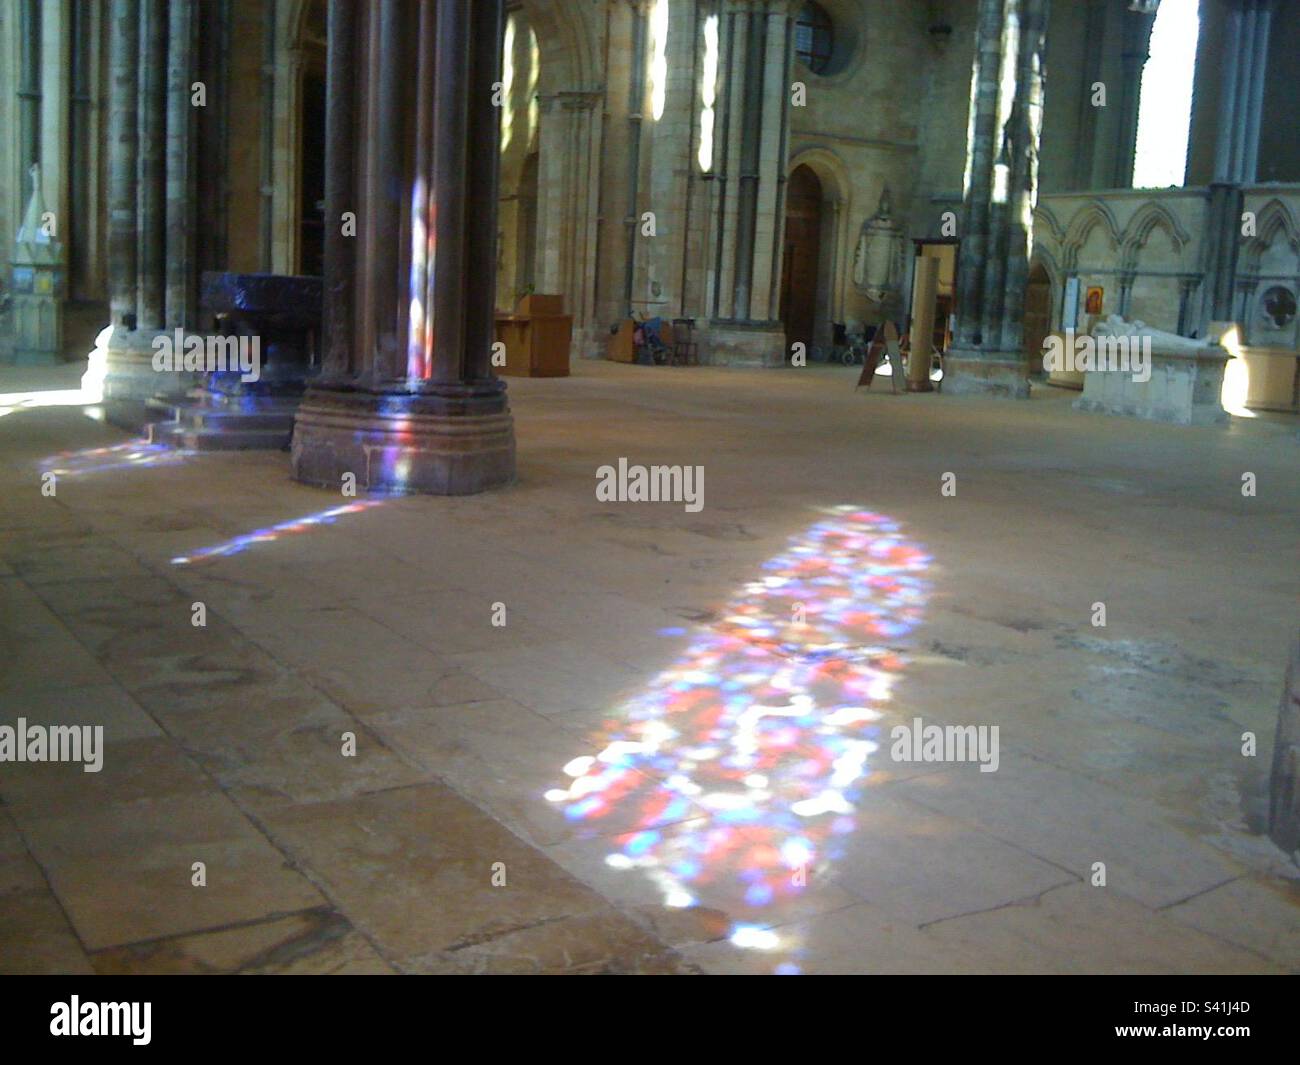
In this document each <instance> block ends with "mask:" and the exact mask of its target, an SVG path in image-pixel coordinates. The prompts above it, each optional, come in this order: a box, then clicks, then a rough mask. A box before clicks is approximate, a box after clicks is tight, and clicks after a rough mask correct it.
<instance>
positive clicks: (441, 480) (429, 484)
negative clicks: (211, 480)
mask: <svg viewBox="0 0 1300 1065" xmlns="http://www.w3.org/2000/svg"><path fill="white" fill-rule="evenodd" d="M290 461H291V463H292V468H293V476H294V478H295V479H296V480H299V481H302V482H303V483H305V484H313V485H320V486H322V487H329V488H338V487H339V486H340V485H341V484H342V483H343V477H344V474H349V473H350V474H352V475H353V476H355V478H356V484H357V486H358V487H359V488H363V489H366V490H368V491H377V492H423V493H427V494H430V495H472V494H474V493H475V492H482V491H485V490H487V489H489V488H496V487H498V486H499V485H505V484H509V483H511V482H512V481H513V480H514V478H515V431H514V419H513V418H512V417H511V414H510V411H509V408H508V407H507V406H506V403H505V396H504V395H503V394H501V393H499V392H498V393H496V394H495V395H494V396H469V397H465V398H462V399H459V400H456V399H449V398H448V397H445V396H438V395H432V394H426V393H417V392H403V391H393V392H367V391H362V390H360V389H348V388H343V387H329V386H324V385H320V386H312V387H310V388H309V389H308V390H307V394H306V395H305V396H304V397H303V400H302V403H301V404H300V405H299V407H298V413H297V415H296V417H295V418H294V431H293V446H292V448H291V458H290Z"/></svg>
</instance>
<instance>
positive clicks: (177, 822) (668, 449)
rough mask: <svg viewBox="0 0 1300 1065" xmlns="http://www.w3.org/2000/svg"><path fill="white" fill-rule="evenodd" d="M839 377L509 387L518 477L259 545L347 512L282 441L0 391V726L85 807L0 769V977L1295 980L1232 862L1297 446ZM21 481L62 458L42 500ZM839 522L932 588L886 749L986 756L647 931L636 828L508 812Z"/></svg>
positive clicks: (1240, 841) (878, 772) (816, 370)
mask: <svg viewBox="0 0 1300 1065" xmlns="http://www.w3.org/2000/svg"><path fill="white" fill-rule="evenodd" d="M74 369H75V367H74V368H61V369H60V370H59V371H46V372H45V373H44V374H43V375H42V374H38V373H36V372H34V371H24V372H23V375H22V378H21V380H19V379H18V378H17V377H14V376H9V377H6V376H3V375H0V393H13V392H17V391H24V390H28V389H34V388H37V387H43V388H71V387H75V375H73V372H72V371H73V370H74ZM855 378H856V371H854V370H850V369H839V368H826V367H810V368H806V369H798V370H795V369H791V370H769V371H753V372H747V371H724V370H714V369H709V368H690V369H667V368H640V367H627V366H620V365H613V364H605V363H582V364H580V365H578V367H577V368H576V372H575V374H574V376H573V377H572V378H569V379H562V380H536V381H530V380H512V381H511V382H510V394H511V396H512V400H513V406H514V411H515V416H516V419H517V430H518V443H519V481H518V484H517V485H516V486H514V487H512V488H509V489H506V490H502V491H498V492H493V493H489V494H486V495H483V496H478V497H472V498H457V499H444V498H400V499H387V500H381V501H378V502H377V503H376V505H374V506H371V507H368V508H365V509H361V508H358V509H357V510H356V512H353V513H346V514H342V515H339V516H337V517H336V518H335V519H332V520H330V521H329V522H322V523H308V524H299V525H298V526H297V527H296V528H282V529H280V530H278V531H276V530H274V528H273V527H275V526H277V525H283V524H284V523H292V522H293V521H294V519H298V518H302V517H304V516H308V515H311V514H314V513H318V512H321V511H324V510H326V509H329V508H333V507H338V506H341V505H344V504H347V503H351V502H355V501H353V500H348V499H344V498H342V497H341V496H339V495H337V494H332V493H328V492H322V491H320V490H315V489H308V488H304V487H301V486H299V485H296V484H294V483H292V482H291V481H290V480H289V479H288V461H287V456H286V455H284V454H280V453H274V454H270V453H263V454H254V453H244V454H234V455H204V456H190V457H186V456H172V455H160V454H155V453H151V452H149V451H139V450H138V449H135V448H130V447H125V448H124V447H123V446H122V445H123V444H125V443H126V442H127V438H126V437H125V435H124V434H122V433H119V432H117V431H115V430H112V429H110V428H106V427H105V426H103V425H102V424H99V423H97V422H95V421H94V420H92V419H90V418H87V417H86V416H84V414H83V412H82V410H81V408H80V407H77V406H44V407H31V408H23V407H19V408H13V407H12V406H10V407H9V408H6V401H5V399H4V398H3V395H0V493H2V496H0V498H3V500H4V505H3V507H0V724H13V723H14V722H15V721H16V719H17V718H18V717H20V716H23V717H25V718H26V719H27V720H28V721H29V722H33V723H46V724H53V723H59V724H91V723H94V724H102V725H103V726H104V728H105V733H106V737H105V738H106V752H105V760H104V767H103V770H102V772H100V773H98V774H87V773H83V772H82V771H81V768H80V767H79V766H76V765H55V764H33V763H4V764H0V797H2V798H3V807H2V808H0V971H6V972H52V971H54V972H90V971H97V972H128V971H130V972H143V971H163V972H227V971H240V972H493V971H505V972H601V971H605V972H693V971H757V972H762V971H771V970H772V969H773V968H774V965H775V964H776V962H777V959H778V958H780V959H782V960H783V964H788V965H797V967H798V968H799V969H801V970H803V971H807V972H854V973H858V972H889V973H894V972H1053V973H1055V972H1286V971H1290V972H1295V971H1300V881H1298V880H1297V876H1298V875H1300V870H1297V868H1296V866H1295V865H1294V864H1293V863H1292V862H1291V861H1290V860H1288V858H1287V856H1285V855H1283V854H1281V853H1280V852H1279V851H1277V850H1276V849H1275V848H1273V847H1272V845H1271V844H1269V843H1268V841H1267V839H1266V838H1265V837H1264V836H1262V835H1261V834H1260V833H1261V817H1262V813H1263V809H1262V805H1261V804H1262V800H1263V797H1264V795H1265V787H1266V779H1267V771H1268V764H1269V756H1270V754H1271V742H1272V733H1273V728H1274V725H1275V721H1276V708H1277V701H1278V694H1279V691H1280V685H1281V683H1282V671H1283V666H1284V663H1285V661H1286V654H1287V649H1288V645H1289V643H1290V642H1291V641H1292V640H1294V638H1295V635H1296V628H1297V610H1296V606H1297V602H1298V601H1300V566H1298V565H1297V561H1298V560H1297V547H1298V546H1300V537H1298V536H1297V529H1300V478H1298V477H1297V476H1296V469H1297V459H1298V458H1300V441H1298V440H1297V435H1296V428H1297V426H1296V422H1295V421H1294V419H1292V420H1285V419H1283V420H1276V419H1259V420H1255V421H1243V420H1240V419H1238V420H1234V423H1233V425H1232V426H1231V428H1229V429H1226V430H1223V429H1218V430H1216V429H1199V428H1178V427H1168V426H1162V425H1153V424H1147V423H1141V422H1135V421H1129V420H1123V419H1113V418H1106V417H1103V416H1094V415H1085V414H1079V413H1076V412H1074V411H1072V410H1071V409H1070V406H1069V403H1070V400H1071V399H1073V398H1074V397H1073V395H1072V394H1070V393H1062V392H1057V391H1055V390H1051V389H1047V390H1044V391H1042V392H1041V393H1036V395H1035V398H1034V399H1033V400H1031V401H1029V402H1028V403H1012V402H999V401H981V400H967V399H961V400H959V399H954V398H951V397H943V396H939V395H926V396H898V397H896V396H892V395H887V394H880V393H872V394H867V393H862V392H858V393H855V392H854V388H853V384H854V380H855ZM10 402H11V403H12V401H10ZM98 449H110V450H104V451H99V450H98ZM132 454H137V455H139V456H140V457H139V458H136V459H133V458H132V457H131V456H132ZM56 456H61V457H56ZM620 456H625V457H627V459H628V460H629V462H633V463H646V464H649V463H669V464H675V463H680V464H686V465H699V464H702V465H703V466H704V467H705V469H706V481H705V506H704V508H703V510H701V511H700V512H699V513H687V512H686V511H685V510H684V509H683V507H682V506H681V505H680V504H672V503H641V504H632V503H601V502H598V501H597V499H596V497H595V491H594V489H595V482H596V469H597V467H599V466H601V465H604V464H606V463H610V464H614V463H617V461H618V458H619V457H620ZM173 458H178V459H179V461H163V460H165V459H173ZM43 469H58V470H64V471H66V472H64V473H61V474H58V475H57V480H56V482H55V483H56V485H57V490H56V494H55V496H54V497H53V498H48V497H45V496H43V495H42V493H41V490H40V487H41V480H40V475H41V472H42V470H43ZM949 472H951V473H954V474H955V475H956V486H957V489H956V494H955V495H954V496H945V495H943V494H942V493H941V491H940V486H941V479H942V476H943V475H944V474H945V473H949ZM1245 472H1251V473H1254V474H1255V475H1256V478H1257V483H1258V493H1257V495H1256V496H1254V497H1253V498H1246V497H1243V495H1242V492H1241V483H1242V474H1243V473H1245ZM840 505H852V506H857V507H864V508H869V509H871V510H873V511H876V512H879V513H882V514H885V515H889V516H891V517H892V518H894V519H896V520H897V521H898V522H900V523H901V525H902V527H903V530H904V532H905V535H906V536H907V538H908V539H909V541H911V542H913V543H915V544H917V545H921V546H922V547H923V548H924V551H925V552H926V554H928V556H929V557H930V559H931V561H930V562H929V563H928V568H927V572H926V578H927V580H928V581H929V585H930V592H929V601H928V602H927V603H926V605H925V608H924V619H923V621H922V623H921V624H920V625H919V626H918V627H916V628H915V629H914V630H913V631H912V632H911V633H910V634H909V635H908V636H907V637H906V638H905V646H900V647H899V648H898V650H899V652H900V654H903V655H905V664H904V665H903V667H902V669H901V672H900V673H899V674H898V677H897V680H896V683H895V685H894V688H893V690H892V697H891V699H890V701H889V704H888V706H887V708H886V709H887V720H886V723H889V722H892V721H894V720H897V721H910V720H912V719H913V718H916V717H920V718H922V719H924V720H925V722H926V723H939V724H965V723H970V724H976V725H989V726H992V725H996V726H998V727H999V729H1000V736H1001V752H1000V767H999V769H998V771H997V772H995V773H987V774H985V773H980V772H978V770H977V768H976V767H975V766H973V765H969V764H945V763H939V764H912V765H904V764H901V763H894V762H891V761H890V760H889V759H888V758H887V757H886V754H887V747H886V746H884V745H882V747H881V749H880V750H879V751H877V752H876V753H875V754H874V755H873V756H872V758H871V760H870V763H869V767H870V774H869V776H868V777H867V778H866V779H867V783H866V786H865V787H864V788H863V789H862V791H861V794H860V795H859V796H858V798H857V810H856V828H855V830H854V832H853V833H852V835H851V836H849V837H846V843H845V846H844V853H843V854H842V856H841V857H839V858H838V859H837V860H835V861H833V862H831V863H830V864H829V865H828V866H827V865H818V866H817V867H815V868H814V869H813V870H811V871H810V872H809V874H808V878H807V886H806V888H805V889H804V890H803V891H801V892H799V893H798V894H797V896H796V897H794V898H793V899H792V900H791V901H787V902H779V903H774V904H772V905H770V906H765V907H764V906H754V905H751V904H750V902H748V901H746V900H744V899H741V898H740V897H739V896H738V895H737V893H736V892H735V891H733V890H732V889H731V888H729V887H728V886H727V885H725V884H717V885H714V886H712V887H710V886H707V885H706V886H702V887H701V890H700V891H699V893H698V895H697V898H698V902H699V905H698V906H695V907H693V908H689V909H677V908H669V907H666V906H665V905H664V897H663V894H662V892H661V890H660V888H659V887H657V886H656V883H655V881H654V878H653V877H651V876H649V875H647V874H646V872H645V871H644V870H642V869H637V868H634V869H618V868H613V867H611V865H610V864H608V863H607V862H606V861H605V858H606V856H607V855H609V854H610V853H611V852H612V851H614V850H617V849H618V846H617V845H616V844H615V843H613V842H612V841H611V839H610V837H611V836H613V835H616V834H619V833H623V832H626V831H627V830H628V827H629V825H631V824H632V823H633V822H634V821H635V817H636V811H635V810H634V809H631V808H628V809H626V810H625V809H622V808H618V809H615V810H614V811H613V813H612V814H611V818H610V820H609V823H608V824H604V823H603V822H602V824H604V827H603V828H602V829H600V830H599V831H602V832H604V833H605V835H604V836H601V835H591V831H592V829H591V827H590V824H589V823H584V822H580V821H570V820H568V819H566V818H565V817H564V816H563V813H562V811H561V810H560V809H559V808H558V807H557V806H556V804H555V803H553V802H548V801H547V799H546V798H545V797H544V796H545V794H546V792H547V791H548V789H552V788H555V787H556V785H557V784H558V783H560V782H562V781H564V780H565V779H566V778H565V776H564V774H563V772H562V771H561V767H563V766H565V765H566V763H569V762H570V760H571V759H574V758H575V757H576V756H580V755H594V754H596V753H597V752H598V751H599V750H600V749H601V748H600V743H602V742H603V740H600V739H598V738H597V737H598V735H603V734H604V733H603V732H602V730H604V729H606V727H607V726H606V722H610V721H612V722H614V723H615V724H616V723H617V722H618V721H619V719H620V718H621V716H622V714H623V713H624V712H625V711H624V709H623V708H625V707H626V705H627V703H628V701H629V700H632V699H634V698H635V697H637V696H638V694H639V693H644V692H645V691H646V690H647V686H648V685H652V684H654V683H656V678H657V677H659V675H660V673H661V671H662V670H664V669H665V668H666V667H668V666H670V665H671V663H672V662H673V661H674V660H676V659H677V658H678V656H680V655H681V654H683V652H684V650H685V649H687V648H688V647H689V646H690V645H691V644H692V642H693V641H698V640H700V639H707V638H708V636H709V633H710V632H711V631H712V630H713V627H714V626H716V625H717V624H718V623H719V619H720V618H721V617H723V616H724V615H725V612H726V611H725V608H726V605H727V604H728V602H729V601H731V600H732V599H733V598H734V597H735V596H736V594H737V592H738V590H739V589H741V588H743V587H744V586H745V585H746V584H747V582H751V581H753V580H754V579H755V577H756V576H760V575H761V574H762V572H763V570H762V565H763V563H764V561H765V560H767V559H769V558H771V557H772V556H774V555H775V554H777V553H778V552H780V551H781V550H782V548H783V546H784V545H785V544H786V542H787V540H788V539H789V538H790V537H792V536H798V535H800V534H801V533H802V532H803V531H804V530H806V529H808V528H809V527H810V526H811V525H813V524H814V523H816V522H818V521H819V520H821V519H822V518H824V516H825V514H826V508H828V507H834V506H840ZM258 530H262V531H263V535H262V536H261V537H260V538H258V539H255V540H252V541H245V542H243V549H242V550H238V551H232V552H231V553H227V554H217V555H212V556H203V555H201V554H200V552H201V551H202V549H204V548H207V547H211V546H213V545H218V544H223V543H227V542H229V541H231V539H232V538H235V537H239V536H241V535H244V534H248V533H253V532H256V531H258ZM268 530H270V531H268ZM174 559H187V560H188V561H186V562H174V561H173V560H174ZM199 602H201V603H203V604H204V606H205V608H206V615H207V616H206V626H204V627H195V626H194V625H192V624H191V618H192V609H193V604H195V603H199ZM1098 602H1100V603H1104V604H1105V607H1106V613H1107V618H1106V621H1107V624H1106V625H1105V627H1095V626H1094V625H1093V624H1092V618H1093V614H1094V608H1093V604H1094V603H1098ZM495 603H502V604H504V605H505V608H506V611H507V613H506V624H505V625H504V626H494V625H493V624H492V613H493V604H495ZM902 642H903V641H902V640H900V643H902ZM1246 732H1253V733H1255V734H1256V735H1257V736H1258V738H1259V749H1258V753H1257V754H1256V755H1255V756H1254V757H1245V756H1243V754H1242V746H1243V740H1242V736H1243V733H1246ZM345 733H351V734H353V735H354V736H355V743H356V753H355V756H352V757H345V756H344V755H343V753H342V737H343V736H344V734H345ZM654 784H655V782H654V781H650V783H649V785H648V786H651V787H653V786H654ZM719 816H720V815H717V814H715V813H714V814H711V813H710V812H709V811H707V810H704V809H703V808H695V809H692V810H691V811H690V813H688V814H683V815H681V823H682V824H684V825H686V826H687V827H686V828H685V829H682V831H701V832H703V831H709V830H710V829H711V828H713V827H716V826H717V825H719V824H721V823H722V822H721V820H717V821H713V820H710V818H717V817H719ZM692 826H694V827H692ZM195 862H203V863H205V867H206V886H203V887H196V886H193V885H192V883H191V878H192V867H193V863H195ZM1098 862H1100V863H1104V865H1105V869H1106V882H1105V885H1104V886H1094V882H1093V881H1094V863H1098ZM503 878H504V881H505V882H504V884H502V883H500V881H501V880H502V879H503ZM741 918H744V919H745V920H747V921H751V922H752V923H753V924H755V925H756V926H758V927H759V929H760V930H761V931H764V932H769V933H771V934H770V935H767V936H766V938H764V937H763V936H760V937H759V940H757V941H754V940H750V941H749V942H757V943H758V945H761V946H764V947H772V948H773V949H770V950H766V949H753V948H751V947H746V946H744V945H741V944H743V943H744V942H747V941H745V940H737V939H736V937H734V936H733V935H732V932H733V931H734V928H735V925H736V923H737V921H738V920H740V919H741ZM774 944H776V945H775V946H774Z"/></svg>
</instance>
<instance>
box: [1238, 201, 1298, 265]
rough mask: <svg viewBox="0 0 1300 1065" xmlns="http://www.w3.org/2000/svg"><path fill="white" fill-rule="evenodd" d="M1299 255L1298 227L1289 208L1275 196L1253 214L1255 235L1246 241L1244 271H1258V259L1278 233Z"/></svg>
mask: <svg viewBox="0 0 1300 1065" xmlns="http://www.w3.org/2000/svg"><path fill="white" fill-rule="evenodd" d="M1279 234H1280V235H1281V236H1282V238H1283V239H1284V240H1285V241H1286V242H1287V244H1289V245H1290V247H1291V250H1292V251H1293V252H1295V253H1296V254H1297V255H1300V227H1297V225H1296V221H1295V218H1294V216H1293V215H1292V214H1291V209H1290V208H1289V207H1287V205H1286V204H1285V203H1283V202H1282V201H1281V200H1279V199H1278V198H1277V197H1276V196H1275V197H1274V198H1273V199H1271V200H1269V201H1268V203H1266V204H1264V206H1263V207H1262V208H1260V209H1259V211H1257V212H1256V214H1255V235H1254V236H1253V237H1251V238H1250V240H1248V241H1247V242H1246V247H1245V260H1246V272H1247V273H1251V274H1257V273H1259V264H1260V260H1261V259H1262V258H1263V256H1264V253H1265V252H1267V251H1268V249H1269V248H1271V247H1272V246H1273V244H1274V242H1276V240H1277V238H1278V235H1279Z"/></svg>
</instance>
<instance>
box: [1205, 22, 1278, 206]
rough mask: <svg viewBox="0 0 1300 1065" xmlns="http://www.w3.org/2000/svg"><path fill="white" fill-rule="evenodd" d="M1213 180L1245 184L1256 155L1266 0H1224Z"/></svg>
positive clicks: (1266, 32) (1265, 45)
mask: <svg viewBox="0 0 1300 1065" xmlns="http://www.w3.org/2000/svg"><path fill="white" fill-rule="evenodd" d="M1227 3H1228V11H1227V13H1226V17H1225V19H1224V25H1223V31H1224V32H1223V68H1222V72H1221V76H1220V80H1219V113H1218V139H1217V141H1216V142H1215V149H1214V180H1215V181H1216V182H1221V183H1229V184H1246V185H1248V184H1250V183H1251V182H1253V181H1254V180H1255V169H1256V163H1257V160H1258V157H1259V124H1260V116H1261V112H1262V110H1263V106H1264V75H1265V72H1266V68H1267V66H1268V42H1269V30H1270V26H1271V23H1272V0H1227Z"/></svg>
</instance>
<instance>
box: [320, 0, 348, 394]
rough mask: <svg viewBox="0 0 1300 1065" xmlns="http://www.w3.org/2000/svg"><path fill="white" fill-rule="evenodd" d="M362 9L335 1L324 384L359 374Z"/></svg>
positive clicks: (328, 107)
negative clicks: (355, 334)
mask: <svg viewBox="0 0 1300 1065" xmlns="http://www.w3.org/2000/svg"><path fill="white" fill-rule="evenodd" d="M356 22H357V5H356V4H355V3H353V0H330V6H329V52H328V55H327V57H326V62H327V63H328V69H327V71H326V90H325V91H326V101H325V248H324V259H325V265H324V269H325V278H324V284H325V301H324V315H323V322H322V324H321V372H320V380H321V383H323V384H324V383H330V382H335V381H342V380H346V379H347V377H348V376H349V375H350V374H351V373H352V371H353V365H352V354H353V352H352V330H353V321H354V315H353V298H354V295H355V286H356V246H357V238H356V222H355V218H356V214H355V213H356V209H357V199H356V181H355V168H356V153H355V151H354V148H355V144H354V141H353V135H354V130H355V127H356V119H357V116H356V108H355V106H354V101H355V99H356V86H355V79H356V77H357V73H356V63H357V58H356V57H357V50H356V35H357V26H356Z"/></svg>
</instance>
